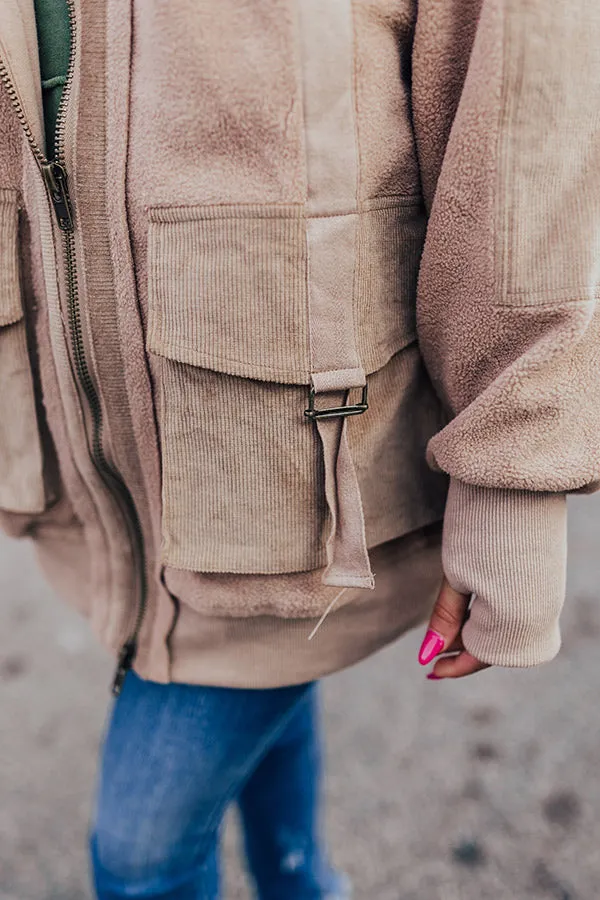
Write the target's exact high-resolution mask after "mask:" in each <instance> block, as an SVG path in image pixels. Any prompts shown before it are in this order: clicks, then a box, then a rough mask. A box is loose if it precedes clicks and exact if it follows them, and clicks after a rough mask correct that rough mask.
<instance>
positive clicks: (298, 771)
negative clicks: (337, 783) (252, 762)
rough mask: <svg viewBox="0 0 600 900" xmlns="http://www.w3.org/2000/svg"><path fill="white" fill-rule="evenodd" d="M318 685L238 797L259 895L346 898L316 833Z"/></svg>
mask: <svg viewBox="0 0 600 900" xmlns="http://www.w3.org/2000/svg"><path fill="white" fill-rule="evenodd" d="M318 706H319V700H318V691H317V689H316V686H314V685H313V687H312V689H311V690H310V691H308V692H307V693H306V694H305V695H304V696H303V697H302V699H301V700H300V702H299V703H298V705H297V707H296V709H295V712H294V715H293V718H292V719H291V721H290V722H289V724H288V725H287V727H286V729H285V730H284V731H283V732H282V733H281V735H280V737H279V738H278V739H277V741H276V742H275V743H274V744H273V745H272V746H271V748H270V749H269V750H268V752H267V753H266V755H265V756H264V757H263V759H262V760H261V762H260V763H259V765H258V767H257V768H256V769H255V770H254V772H253V773H252V775H251V776H250V778H249V779H248V781H247V782H246V784H245V786H244V788H243V789H242V792H241V794H240V797H239V801H238V802H239V806H240V812H241V816H242V824H243V828H244V843H245V848H246V856H247V858H248V864H249V866H250V870H251V873H252V876H253V878H254V882H255V884H256V889H257V892H258V897H259V898H260V900H281V898H284V897H285V898H286V900H325V898H328V900H345V898H347V897H349V887H348V884H347V882H346V880H345V878H344V877H343V876H341V875H339V874H338V873H336V872H335V871H334V870H333V869H332V868H331V866H330V865H329V862H328V859H327V854H326V851H325V844H324V841H323V839H322V835H321V834H320V824H321V823H320V812H321V810H320V798H321V792H322V791H321V788H322V785H321V781H322V751H321V747H322V744H321V736H320V733H319V708H318Z"/></svg>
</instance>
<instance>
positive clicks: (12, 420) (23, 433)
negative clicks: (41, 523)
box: [0, 188, 46, 513]
mask: <svg viewBox="0 0 600 900" xmlns="http://www.w3.org/2000/svg"><path fill="white" fill-rule="evenodd" d="M17 198H18V195H17V192H16V191H13V190H9V189H8V188H6V189H0V384H1V385H2V389H1V390H0V508H1V509H3V510H7V511H10V512H16V513H41V512H43V510H44V507H45V505H46V498H45V489H44V473H43V458H42V447H41V440H40V432H39V427H38V422H37V414H36V405H35V396H34V388H33V376H32V371H31V364H30V362H29V353H28V349H27V331H26V326H25V319H24V309H23V299H22V295H21V281H20V275H19V256H18V252H17V248H18V243H17V242H18V221H19V210H18V199H17Z"/></svg>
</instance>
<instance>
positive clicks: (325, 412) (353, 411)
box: [304, 383, 369, 419]
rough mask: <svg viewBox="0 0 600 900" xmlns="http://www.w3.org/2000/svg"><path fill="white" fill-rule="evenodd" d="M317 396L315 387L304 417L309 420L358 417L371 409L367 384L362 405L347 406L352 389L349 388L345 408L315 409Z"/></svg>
mask: <svg viewBox="0 0 600 900" xmlns="http://www.w3.org/2000/svg"><path fill="white" fill-rule="evenodd" d="M315 394H316V392H315V389H314V387H313V388H311V389H310V393H309V395H308V409H305V410H304V415H305V416H308V418H309V419H333V418H334V417H335V416H358V415H360V413H364V412H365V410H367V409H368V408H369V404H368V403H367V385H366V383H365V385H364V387H363V389H362V396H361V398H360V403H353V404H350V405H347V403H346V401H347V400H348V396H349V394H350V388H348V390H346V391H344V405H343V406H331V407H329V409H315Z"/></svg>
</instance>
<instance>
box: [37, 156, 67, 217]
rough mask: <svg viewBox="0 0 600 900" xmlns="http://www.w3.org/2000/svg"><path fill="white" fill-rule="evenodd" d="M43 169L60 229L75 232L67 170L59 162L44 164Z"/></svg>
mask: <svg viewBox="0 0 600 900" xmlns="http://www.w3.org/2000/svg"><path fill="white" fill-rule="evenodd" d="M41 168H42V175H43V176H44V181H45V182H46V187H47V188H48V192H49V194H50V199H51V200H52V205H53V206H54V212H55V213H56V218H57V219H58V227H59V228H60V229H61V230H62V231H73V228H74V225H73V213H72V211H71V198H70V197H69V188H68V186H67V172H66V169H65V168H64V167H63V166H61V165H59V164H58V163H57V162H49V163H43V164H42V167H41Z"/></svg>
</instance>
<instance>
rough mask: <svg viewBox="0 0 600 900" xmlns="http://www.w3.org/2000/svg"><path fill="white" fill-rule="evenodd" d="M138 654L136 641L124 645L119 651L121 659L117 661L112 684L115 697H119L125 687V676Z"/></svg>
mask: <svg viewBox="0 0 600 900" xmlns="http://www.w3.org/2000/svg"><path fill="white" fill-rule="evenodd" d="M136 653H137V642H136V641H135V640H131V641H127V643H126V644H123V646H122V647H121V649H120V651H119V658H118V660H117V668H116V671H115V677H114V678H113V683H112V694H113V697H118V696H119V694H120V693H121V688H122V687H123V682H124V681H125V676H126V675H127V673H128V672H129V670H130V669H131V667H132V665H133V661H134V659H135V655H136Z"/></svg>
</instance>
